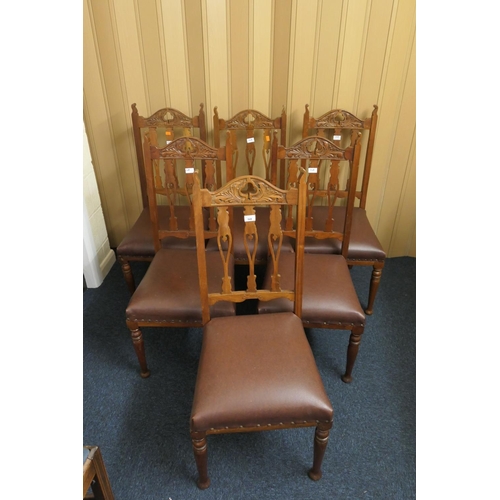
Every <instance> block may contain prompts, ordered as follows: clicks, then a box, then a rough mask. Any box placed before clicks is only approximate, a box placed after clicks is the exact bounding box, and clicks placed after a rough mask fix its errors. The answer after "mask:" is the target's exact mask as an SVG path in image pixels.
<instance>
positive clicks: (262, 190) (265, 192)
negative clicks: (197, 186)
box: [211, 175, 286, 205]
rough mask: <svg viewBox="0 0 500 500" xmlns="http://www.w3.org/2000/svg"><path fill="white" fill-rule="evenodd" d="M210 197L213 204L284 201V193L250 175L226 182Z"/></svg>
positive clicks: (259, 178)
mask: <svg viewBox="0 0 500 500" xmlns="http://www.w3.org/2000/svg"><path fill="white" fill-rule="evenodd" d="M211 198H212V204H214V205H225V204H245V203H256V204H259V203H261V204H267V203H273V202H274V203H283V204H285V203H286V193H284V192H283V191H282V190H281V189H279V188H277V187H275V186H273V185H272V184H271V183H269V182H267V181H265V180H264V179H262V178H261V177H256V176H251V175H247V176H244V177H239V178H237V179H234V180H233V181H230V182H228V183H227V184H226V185H225V186H224V187H223V188H221V189H219V190H217V191H215V192H214V193H213V194H212V197H211Z"/></svg>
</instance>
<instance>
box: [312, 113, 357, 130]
mask: <svg viewBox="0 0 500 500" xmlns="http://www.w3.org/2000/svg"><path fill="white" fill-rule="evenodd" d="M315 126H316V127H317V128H336V127H339V128H352V129H363V128H364V123H363V120H360V119H359V118H356V117H355V116H354V115H353V114H351V113H349V112H348V111H344V110H342V109H334V110H332V111H329V112H328V113H325V114H324V115H322V116H320V117H319V118H317V119H316V125H315Z"/></svg>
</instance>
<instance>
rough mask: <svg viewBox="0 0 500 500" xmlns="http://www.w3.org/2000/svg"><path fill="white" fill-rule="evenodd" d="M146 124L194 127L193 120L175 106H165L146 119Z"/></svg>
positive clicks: (151, 125) (152, 125)
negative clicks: (174, 107)
mask: <svg viewBox="0 0 500 500" xmlns="http://www.w3.org/2000/svg"><path fill="white" fill-rule="evenodd" d="M144 126H147V127H158V126H160V127H161V126H175V127H189V128H190V127H192V126H193V120H192V119H191V118H190V117H189V116H186V115H185V114H184V113H181V112H180V111H177V110H176V109H173V108H163V109H160V110H158V111H157V112H156V113H154V114H152V115H151V116H150V117H148V118H145V119H144Z"/></svg>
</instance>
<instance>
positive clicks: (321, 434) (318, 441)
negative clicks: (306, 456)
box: [307, 426, 330, 481]
mask: <svg viewBox="0 0 500 500" xmlns="http://www.w3.org/2000/svg"><path fill="white" fill-rule="evenodd" d="M329 435H330V430H329V429H321V428H320V426H318V427H316V432H315V433H314V461H313V466H312V468H311V469H310V470H309V472H308V473H307V475H308V476H309V477H310V478H311V479H312V480H313V481H317V480H318V479H321V476H322V475H323V473H322V472H321V464H322V463H323V457H324V456H325V451H326V445H327V444H328V436H329Z"/></svg>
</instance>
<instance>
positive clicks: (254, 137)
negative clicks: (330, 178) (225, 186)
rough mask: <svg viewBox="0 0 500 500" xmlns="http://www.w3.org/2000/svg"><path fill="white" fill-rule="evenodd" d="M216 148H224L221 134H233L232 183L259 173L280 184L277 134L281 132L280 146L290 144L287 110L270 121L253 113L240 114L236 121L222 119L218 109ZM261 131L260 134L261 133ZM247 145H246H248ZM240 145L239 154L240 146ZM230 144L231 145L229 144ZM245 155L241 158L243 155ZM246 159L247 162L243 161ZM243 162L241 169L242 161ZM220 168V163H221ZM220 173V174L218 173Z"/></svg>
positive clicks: (216, 111) (216, 113) (249, 111)
mask: <svg viewBox="0 0 500 500" xmlns="http://www.w3.org/2000/svg"><path fill="white" fill-rule="evenodd" d="M213 119H214V145H215V146H216V147H219V146H220V143H221V132H222V131H223V130H226V131H228V132H229V134H230V141H231V144H232V151H233V156H232V170H231V172H230V174H231V175H230V177H228V178H230V179H232V178H234V177H235V176H236V175H240V174H244V175H247V174H248V175H253V174H254V173H258V174H259V175H261V176H262V177H265V178H266V179H267V180H269V181H271V182H273V183H274V184H277V183H278V162H277V155H276V149H277V146H278V139H277V134H276V132H277V131H279V132H280V143H281V144H284V143H285V141H286V113H285V110H284V109H283V111H282V113H281V116H280V117H278V118H274V119H272V118H269V117H268V116H265V115H264V114H263V113H260V112H259V111H256V110H253V109H246V110H243V111H240V112H239V113H237V114H236V115H234V116H233V117H232V118H229V119H227V120H224V119H222V118H219V114H218V110H217V106H216V107H215V108H214V117H213ZM259 130H260V131H259ZM245 141H246V142H245ZM238 142H239V150H238V144H237V143H238ZM226 143H227V142H226ZM240 153H241V154H240ZM243 156H244V157H245V159H244V160H243ZM239 157H241V158H242V160H240V163H243V164H242V165H239V163H238V159H239ZM217 168H220V162H218V163H217ZM217 172H218V170H217ZM284 183H285V167H284V161H282V162H281V163H280V172H279V184H280V187H282V188H283V187H284Z"/></svg>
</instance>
